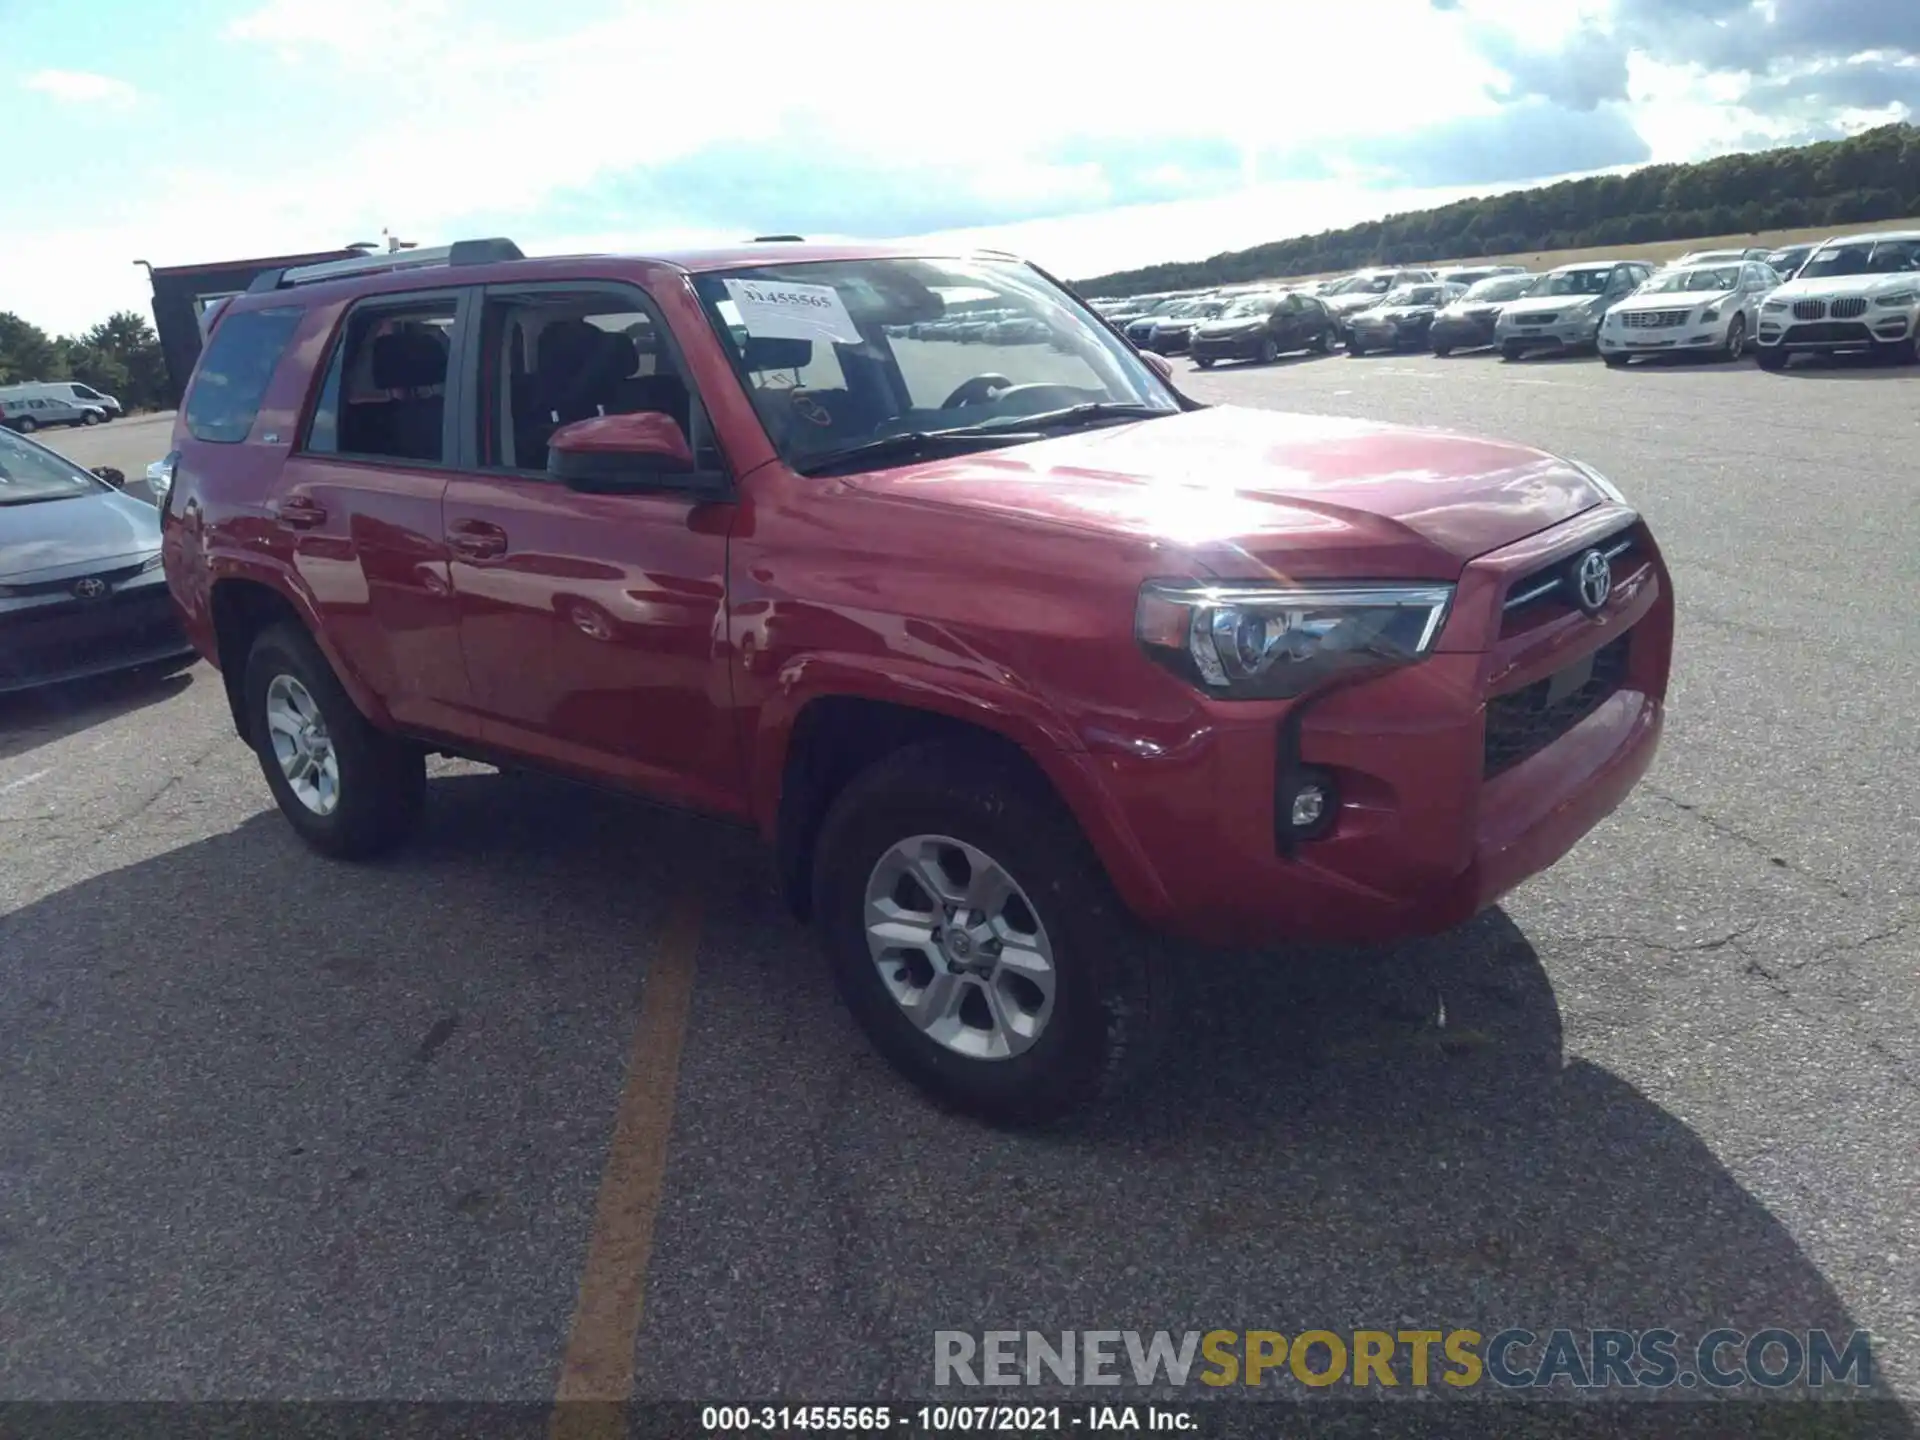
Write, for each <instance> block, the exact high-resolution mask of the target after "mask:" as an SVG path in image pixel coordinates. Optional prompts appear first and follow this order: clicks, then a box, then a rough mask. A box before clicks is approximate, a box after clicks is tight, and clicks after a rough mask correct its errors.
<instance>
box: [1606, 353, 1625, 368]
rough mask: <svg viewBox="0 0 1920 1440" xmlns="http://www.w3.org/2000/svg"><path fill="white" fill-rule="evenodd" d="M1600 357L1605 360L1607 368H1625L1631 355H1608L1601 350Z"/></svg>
mask: <svg viewBox="0 0 1920 1440" xmlns="http://www.w3.org/2000/svg"><path fill="white" fill-rule="evenodd" d="M1600 358H1601V359H1602V360H1604V361H1606V362H1607V368H1608V369H1609V370H1624V369H1626V368H1627V361H1628V359H1629V358H1631V357H1629V356H1626V355H1608V354H1605V353H1604V352H1603V353H1602V354H1601V356H1600Z"/></svg>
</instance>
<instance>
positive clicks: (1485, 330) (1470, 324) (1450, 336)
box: [1427, 316, 1495, 350]
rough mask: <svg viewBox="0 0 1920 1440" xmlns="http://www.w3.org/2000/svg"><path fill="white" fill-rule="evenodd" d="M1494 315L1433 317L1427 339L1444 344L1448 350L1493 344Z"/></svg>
mask: <svg viewBox="0 0 1920 1440" xmlns="http://www.w3.org/2000/svg"><path fill="white" fill-rule="evenodd" d="M1494 324H1495V317H1493V316H1488V317H1487V318H1486V319H1484V320H1461V319H1448V320H1442V319H1435V321H1434V322H1433V326H1432V328H1431V329H1429V330H1428V332H1427V339H1428V340H1429V341H1430V342H1431V343H1432V344H1434V345H1444V346H1446V347H1447V348H1448V349H1450V350H1468V349H1473V348H1475V347H1477V346H1481V345H1491V344H1493V329H1494Z"/></svg>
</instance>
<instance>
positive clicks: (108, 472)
mask: <svg viewBox="0 0 1920 1440" xmlns="http://www.w3.org/2000/svg"><path fill="white" fill-rule="evenodd" d="M93 473H94V474H96V475H98V476H99V477H100V478H101V479H102V480H104V481H106V482H107V483H108V484H109V485H111V486H113V488H114V489H116V490H124V489H126V488H127V476H126V472H125V471H123V470H116V469H114V468H113V466H111V465H96V466H94V467H93Z"/></svg>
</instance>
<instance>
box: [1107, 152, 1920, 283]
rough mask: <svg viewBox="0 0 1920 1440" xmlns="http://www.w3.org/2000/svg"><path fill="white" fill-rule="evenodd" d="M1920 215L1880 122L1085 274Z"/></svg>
mask: <svg viewBox="0 0 1920 1440" xmlns="http://www.w3.org/2000/svg"><path fill="white" fill-rule="evenodd" d="M1909 216H1920V128H1916V127H1915V126H1913V125H1906V124H1894V125H1882V126H1879V127H1878V128H1876V129H1873V130H1868V131H1864V132H1862V133H1861V134H1859V135H1855V136H1852V137H1851V138H1849V139H1846V140H1831V141H1823V142H1821V143H1819V144H1814V145H1801V146H1795V147H1793V148H1790V149H1783V150H1765V151H1756V152H1752V153H1743V154H1738V155H1722V156H1719V157H1718V158H1716V159H1713V160H1702V161H1699V162H1697V163H1695V164H1691V165H1648V166H1645V167H1643V168H1641V169H1639V170H1635V171H1633V172H1631V173H1630V174H1626V175H1603V176H1597V177H1595V178H1592V179H1588V180H1563V181H1560V182H1559V183H1558V184H1554V185H1547V186H1542V187H1541V188H1539V189H1536V190H1516V191H1513V192H1511V193H1509V194H1505V195H1487V196H1474V197H1472V198H1470V199H1466V200H1456V201H1454V202H1453V203H1452V204H1449V205H1442V206H1439V207H1438V208H1436V209H1432V210H1416V211H1410V212H1407V213H1405V214H1399V215H1389V216H1387V217H1386V219H1384V220H1370V221H1367V222H1366V223H1364V224H1360V225H1349V226H1347V227H1346V228H1345V229H1343V230H1326V231H1322V232H1321V233H1320V234H1317V235H1301V236H1297V237H1295V238H1293V239H1291V240H1276V241H1273V242H1271V243H1269V244H1266V245H1256V246H1254V247H1253V248H1252V249H1250V250H1231V251H1226V252H1223V253H1222V254H1219V255H1214V256H1212V257H1210V258H1209V259H1206V260H1192V261H1171V262H1167V263H1164V264H1160V265H1148V266H1146V267H1144V268H1142V269H1138V270H1117V271H1114V272H1112V273H1111V274H1107V275H1099V276H1095V277H1094V278H1092V279H1090V280H1079V281H1075V282H1074V288H1075V289H1076V290H1078V291H1080V292H1081V293H1082V294H1086V295H1142V294H1149V293H1154V292H1157V291H1162V290H1187V289H1196V288H1200V287H1203V286H1208V285H1229V284H1238V283H1244V282H1246V281H1251V280H1270V279H1280V278H1283V277H1285V276H1288V275H1317V274H1325V273H1328V272H1331V271H1339V270H1357V269H1360V268H1362V267H1364V266H1368V265H1406V264H1419V263H1421V262H1425V261H1434V260H1451V259H1468V258H1472V257H1475V256H1483V255H1519V254H1525V253H1528V252H1531V251H1538V250H1572V249H1585V248H1588V247H1591V246H1598V245H1637V244H1643V243H1646V242H1648V241H1658V240H1693V239H1699V238H1702V237H1706V236H1713V235H1740V234H1747V235H1751V234H1757V233H1759V232H1760V231H1763V230H1784V229H1791V228H1799V227H1812V226H1823V225H1835V226H1837V225H1851V224H1859V223H1864V222H1871V221H1875V220H1895V219H1902V218H1905V217H1909Z"/></svg>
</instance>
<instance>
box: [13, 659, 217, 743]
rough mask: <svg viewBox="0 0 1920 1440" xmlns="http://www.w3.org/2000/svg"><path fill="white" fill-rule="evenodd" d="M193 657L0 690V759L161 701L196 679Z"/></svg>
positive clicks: (166, 699)
mask: <svg viewBox="0 0 1920 1440" xmlns="http://www.w3.org/2000/svg"><path fill="white" fill-rule="evenodd" d="M193 663H194V662H193V661H192V660H191V659H190V658H189V659H184V660H182V661H181V662H180V664H179V665H178V666H176V667H174V668H173V669H170V670H168V669H156V668H147V669H142V670H128V671H122V672H121V673H119V674H117V675H102V676H98V677H96V678H94V679H90V680H75V681H71V682H69V683H68V684H65V685H50V686H46V687H43V688H41V689H36V690H23V691H19V692H16V693H14V694H11V695H0V760H11V759H13V758H15V757H16V756H20V755H25V754H28V753H30V752H32V751H34V750H37V749H39V748H40V747H41V746H42V745H49V744H52V743H53V742H54V741H56V740H62V739H65V738H66V737H67V736H69V735H73V734H77V733H78V732H80V731H82V730H85V729H87V728H88V727H90V726H93V725H98V724H100V723H101V722H102V721H105V720H111V719H113V718H114V717H115V716H118V715H126V714H128V713H130V712H132V711H135V710H142V709H145V708H146V707H147V706H149V705H161V704H164V703H166V702H167V701H168V700H171V699H172V698H173V697H174V696H176V695H178V694H180V693H181V691H183V690H185V689H186V688H187V687H188V686H189V685H191V684H193V683H194V676H193V674H191V673H189V672H190V667H191V666H192V665H193Z"/></svg>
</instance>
